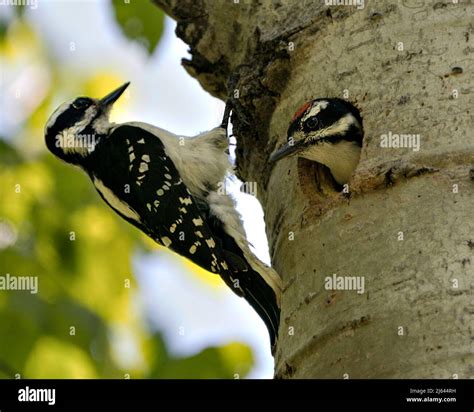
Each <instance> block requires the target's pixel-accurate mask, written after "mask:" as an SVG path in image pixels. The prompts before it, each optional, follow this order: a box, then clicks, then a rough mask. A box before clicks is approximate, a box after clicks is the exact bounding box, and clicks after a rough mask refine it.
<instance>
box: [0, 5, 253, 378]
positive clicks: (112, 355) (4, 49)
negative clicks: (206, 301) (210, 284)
mask: <svg viewBox="0 0 474 412" xmlns="http://www.w3.org/2000/svg"><path fill="white" fill-rule="evenodd" d="M121 2H122V3H123V0H121V1H117V2H114V10H115V13H116V15H117V17H118V19H119V22H120V24H121V26H122V27H128V26H129V24H128V23H127V19H129V20H130V19H135V18H136V19H138V21H142V23H143V25H142V29H143V30H142V31H141V32H139V31H135V32H133V33H132V32H131V31H127V30H129V29H126V30H125V31H126V32H127V34H128V35H129V36H130V37H132V38H137V37H140V36H145V37H146V38H147V39H148V41H149V44H148V47H149V49H148V50H149V51H150V52H151V51H152V50H153V49H154V47H155V46H156V44H157V42H158V39H159V36H160V34H161V32H162V28H163V16H162V15H161V16H160V14H159V12H158V9H157V8H156V7H154V6H150V4H149V2H148V1H140V2H138V1H133V2H131V3H130V4H123V5H120V4H119V3H121ZM150 7H151V8H152V9H153V10H151V9H150ZM23 19H24V16H19V15H16V16H13V17H12V18H11V20H10V21H8V22H2V27H3V33H4V36H3V37H1V38H0V57H1V59H2V65H3V64H4V63H3V62H5V64H6V65H7V66H8V67H17V66H18V64H19V62H20V63H21V64H22V65H23V66H25V65H26V66H29V65H30V66H33V65H40V66H41V67H42V68H43V69H44V68H46V69H47V72H48V80H49V85H48V87H47V88H46V90H45V92H44V93H43V94H42V95H41V97H40V98H39V99H38V101H37V102H36V104H34V105H31V104H30V105H29V106H28V105H27V104H26V103H23V101H24V99H22V96H17V98H18V99H19V101H20V103H21V104H24V107H22V109H24V112H25V113H26V115H25V118H24V120H23V121H22V125H21V127H20V128H19V130H18V131H17V132H15V133H14V134H13V135H12V136H1V137H0V276H6V274H10V275H11V276H37V277H38V283H39V291H38V293H37V294H32V293H30V292H29V291H5V290H0V378H12V377H14V376H15V375H16V374H19V375H20V376H21V377H29V378H105V377H109V378H111V377H115V378H121V377H124V376H127V375H130V377H132V378H146V377H153V378H233V377H234V374H239V375H240V377H244V376H245V375H246V374H247V373H248V371H249V370H250V368H251V367H252V362H253V360H252V353H251V351H250V349H249V348H248V347H247V346H245V345H242V344H238V343H232V344H229V345H226V346H223V347H218V348H207V349H204V350H203V351H201V352H200V353H197V354H195V355H193V356H190V357H187V358H176V357H173V356H172V355H170V352H169V350H168V349H167V348H166V345H165V343H164V341H163V339H162V338H161V336H160V335H159V334H158V333H157V332H156V331H150V330H149V329H148V328H147V323H146V321H145V320H144V315H143V314H142V313H140V311H139V308H137V305H136V304H134V302H136V299H137V290H136V285H135V282H134V277H133V274H132V268H131V263H130V262H131V257H132V255H133V253H134V251H136V250H151V249H152V248H156V247H157V246H156V245H154V244H153V242H151V241H150V240H149V239H147V238H145V237H144V236H143V235H142V234H140V233H139V232H138V231H137V230H136V229H134V228H133V227H132V226H131V225H129V224H128V223H126V222H125V221H123V220H121V219H120V218H119V217H118V216H116V215H115V214H114V213H113V212H112V211H111V210H110V209H108V207H107V206H106V205H105V203H103V202H102V201H101V200H100V197H99V196H98V195H97V193H96V192H95V190H94V188H93V186H92V184H91V183H90V181H89V180H88V178H87V177H86V176H85V175H84V174H83V173H80V172H79V171H78V170H77V169H75V168H72V167H70V166H68V165H65V164H63V163H61V162H60V161H58V160H57V159H55V158H53V156H52V155H50V154H49V153H48V152H46V149H45V147H44V138H43V128H44V124H45V123H46V121H47V118H48V116H49V114H50V113H51V111H52V110H53V109H54V107H53V103H55V102H57V99H58V96H60V97H61V99H62V97H64V96H67V95H68V94H69V92H70V88H71V86H70V83H71V82H70V79H71V76H75V82H74V88H75V92H77V90H78V88H80V89H82V92H83V93H84V94H86V95H93V96H100V95H102V94H105V92H108V91H109V90H110V89H112V88H113V87H114V86H115V85H116V84H119V83H120V82H121V81H122V80H123V79H120V77H119V76H117V75H116V74H114V73H110V72H107V71H104V72H97V73H96V74H94V76H92V77H88V78H83V77H81V75H80V74H79V73H71V71H70V68H68V71H67V74H66V73H64V70H63V69H62V67H61V66H60V64H59V62H57V61H55V60H53V59H52V58H51V57H49V56H48V53H47V45H45V44H44V43H43V41H42V36H41V33H37V32H35V31H34V30H33V29H32V27H30V26H29V25H28V23H27V21H25V20H23ZM152 21H153V23H154V25H153V27H152V26H151V22H152ZM140 33H141V34H140ZM91 41H92V40H91ZM3 81H4V80H2V82H3ZM5 88H6V86H5V84H3V86H2V89H5ZM2 97H3V96H2ZM69 97H70V96H68V97H67V98H69ZM125 100H126V99H125ZM2 102H5V99H2ZM12 103H13V102H12ZM7 104H8V103H7ZM16 104H18V102H16ZM0 109H1V111H2V112H4V110H3V108H0ZM118 109H119V110H118V111H119V112H120V110H121V109H120V106H119V107H118ZM187 265H188V266H189V267H190V268H192V270H193V271H195V272H197V273H198V274H199V276H201V277H202V276H205V277H207V276H209V275H208V274H207V273H206V274H204V273H205V272H204V271H203V270H202V269H197V268H196V266H194V265H192V264H191V263H187ZM212 278H213V279H215V277H212ZM177 304H179V303H177ZM117 330H122V331H123V330H124V331H126V335H127V336H128V337H129V339H130V341H131V342H132V346H133V350H134V356H132V357H128V358H127V356H126V355H124V354H123V351H122V352H121V350H120V342H117V340H120V336H123V334H119V333H116V332H117Z"/></svg>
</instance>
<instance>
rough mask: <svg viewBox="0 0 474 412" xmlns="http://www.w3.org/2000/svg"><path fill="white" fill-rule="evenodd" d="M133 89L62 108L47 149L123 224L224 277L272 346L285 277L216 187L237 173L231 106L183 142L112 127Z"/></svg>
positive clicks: (50, 127)
mask: <svg viewBox="0 0 474 412" xmlns="http://www.w3.org/2000/svg"><path fill="white" fill-rule="evenodd" d="M128 85H129V83H125V84H124V85H123V86H121V87H119V88H118V89H116V90H114V91H113V92H111V93H110V94H108V95H107V96H105V97H104V98H102V99H92V98H89V97H79V98H76V99H73V100H72V101H69V102H66V103H64V104H62V105H61V106H59V107H58V109H57V110H56V111H55V112H54V113H53V114H52V115H51V117H50V118H49V120H48V122H47V124H46V128H45V140H46V146H47V147H48V149H49V150H50V151H51V152H52V153H53V154H54V155H55V156H57V157H58V158H60V159H62V160H64V161H65V162H67V163H70V164H72V165H75V166H78V167H79V168H81V169H82V170H83V171H84V172H86V173H87V175H88V176H89V177H90V179H91V180H92V182H93V184H94V186H95V188H96V189H97V191H98V192H99V194H100V196H101V197H102V199H103V200H104V201H105V202H106V203H107V204H108V205H109V206H110V207H111V208H112V209H113V210H114V211H115V212H117V213H118V214H119V215H120V216H121V217H122V218H123V219H125V220H126V221H128V222H129V223H131V224H132V225H134V226H136V227H137V228H138V229H140V230H141V231H142V232H144V233H145V234H146V235H148V236H149V237H151V238H152V239H154V240H155V241H156V242H157V243H159V244H160V245H162V246H165V247H168V248H170V249H171V250H173V251H174V252H176V253H178V254H179V255H181V256H184V257H186V258H188V259H190V260H192V261H193V262H194V263H196V264H197V265H199V266H201V267H202V268H204V269H206V270H208V271H210V272H213V273H216V274H219V275H220V276H221V277H222V279H223V280H224V282H225V283H226V284H227V285H228V286H229V287H230V288H231V289H232V290H233V291H234V292H235V293H236V294H237V295H239V296H242V297H244V298H245V299H246V300H247V302H248V303H249V304H250V305H251V306H252V307H253V308H254V309H255V311H256V312H257V313H258V314H259V315H260V317H261V318H262V319H263V321H264V322H265V324H266V326H267V328H268V330H269V333H270V340H271V345H272V348H274V346H275V343H276V340H277V336H278V326H279V320H280V309H279V307H280V293H281V292H280V291H281V280H280V277H279V276H278V274H277V273H276V272H275V271H274V270H273V269H272V268H270V267H268V266H267V265H265V264H264V263H262V262H261V261H260V260H259V259H258V258H257V257H256V256H255V255H254V254H253V253H252V252H251V250H250V248H249V244H248V242H247V239H246V236H245V232H244V229H243V226H242V222H241V219H240V216H239V214H238V212H237V211H236V209H235V205H234V201H233V199H232V198H231V197H230V196H228V195H227V194H225V193H222V190H219V189H220V188H221V186H222V182H224V180H225V177H226V174H227V172H229V171H231V170H232V166H231V163H230V161H229V158H228V154H227V153H228V141H227V124H228V119H229V107H228V106H227V107H226V112H225V115H224V120H223V123H222V124H221V125H220V126H219V127H216V128H214V129H212V130H210V131H208V132H204V133H201V134H199V135H197V136H194V137H189V138H186V139H183V138H180V137H179V136H176V135H174V134H173V133H170V132H168V131H166V130H163V129H160V128H158V127H155V126H152V125H150V124H146V123H139V122H131V123H123V124H114V123H110V122H109V119H108V118H109V112H110V109H111V107H112V105H113V103H114V102H115V101H116V100H117V99H118V98H119V97H120V96H121V95H122V93H123V92H124V91H125V89H126V88H127V87H128Z"/></svg>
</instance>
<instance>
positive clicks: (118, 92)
mask: <svg viewBox="0 0 474 412" xmlns="http://www.w3.org/2000/svg"><path fill="white" fill-rule="evenodd" d="M129 84H130V82H127V83H125V84H123V85H122V86H120V87H119V88H118V89H115V90H114V91H113V92H111V93H109V94H108V95H107V96H105V97H103V98H102V99H100V100H99V106H100V107H103V108H106V107H108V106H111V105H112V104H114V103H115V102H116V101H117V100H118V98H119V97H120V96H122V94H123V92H124V91H125V89H126V88H127V87H128V85H129Z"/></svg>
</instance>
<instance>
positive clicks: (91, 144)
mask: <svg viewBox="0 0 474 412" xmlns="http://www.w3.org/2000/svg"><path fill="white" fill-rule="evenodd" d="M129 84H130V83H125V84H124V85H122V86H120V87H119V88H118V89H116V90H114V91H113V92H111V93H109V94H108V95H107V96H105V97H104V98H102V99H91V98H90V97H78V98H76V99H74V100H70V101H68V102H66V103H63V104H62V105H61V106H59V107H58V108H57V109H56V110H55V111H54V113H53V114H52V115H51V116H50V118H49V120H48V122H47V123H46V128H45V133H44V134H45V141H46V146H47V147H48V149H49V150H50V151H51V152H52V153H53V154H54V155H55V156H57V157H59V158H60V159H62V160H64V161H66V162H68V163H72V164H77V165H80V164H81V163H82V162H83V161H84V159H85V158H87V157H88V156H89V155H90V153H91V152H93V151H94V148H95V146H96V145H97V144H98V143H99V141H100V139H102V138H103V137H104V136H106V135H107V133H108V131H109V129H110V127H111V124H110V122H109V112H110V109H111V108H112V105H113V103H114V102H115V101H117V99H118V98H119V97H120V96H121V95H122V93H123V92H124V91H125V89H126V88H127V87H128V85H129Z"/></svg>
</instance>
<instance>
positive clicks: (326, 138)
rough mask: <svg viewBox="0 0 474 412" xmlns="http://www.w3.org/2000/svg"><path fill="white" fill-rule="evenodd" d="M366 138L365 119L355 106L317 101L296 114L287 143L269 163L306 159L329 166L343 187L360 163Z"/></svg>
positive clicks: (322, 100)
mask: <svg viewBox="0 0 474 412" xmlns="http://www.w3.org/2000/svg"><path fill="white" fill-rule="evenodd" d="M363 136H364V131H363V128H362V118H361V116H360V113H359V111H358V110H357V109H356V108H355V107H354V106H353V105H352V104H350V103H349V102H347V101H345V100H342V99H338V98H324V99H315V100H312V101H310V102H308V103H306V104H304V105H303V106H302V107H301V108H300V109H299V110H298V111H297V112H296V113H295V115H294V116H293V119H292V120H291V123H290V126H289V128H288V135H287V143H286V144H284V145H283V146H282V147H281V148H280V149H278V150H276V151H275V152H274V153H272V155H271V156H270V161H271V162H275V161H277V160H280V159H282V158H284V157H287V156H295V155H296V156H298V157H304V158H306V159H309V160H312V161H314V162H318V163H321V164H323V165H325V166H327V167H328V168H329V170H330V171H331V174H332V176H333V177H334V180H335V181H336V182H337V183H339V184H341V185H342V184H345V183H347V182H348V181H349V179H350V177H351V175H352V173H353V172H354V170H355V168H356V167H357V164H358V163H359V158H360V152H361V148H362V138H363Z"/></svg>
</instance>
